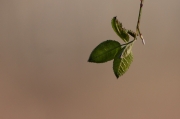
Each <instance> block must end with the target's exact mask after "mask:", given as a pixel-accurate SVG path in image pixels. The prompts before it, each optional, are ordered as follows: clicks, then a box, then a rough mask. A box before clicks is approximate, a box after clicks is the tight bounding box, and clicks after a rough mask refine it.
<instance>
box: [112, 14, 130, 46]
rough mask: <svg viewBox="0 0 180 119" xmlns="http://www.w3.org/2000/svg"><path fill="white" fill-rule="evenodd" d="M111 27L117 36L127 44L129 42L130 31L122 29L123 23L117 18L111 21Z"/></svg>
mask: <svg viewBox="0 0 180 119" xmlns="http://www.w3.org/2000/svg"><path fill="white" fill-rule="evenodd" d="M111 25H112V28H113V29H114V31H115V32H116V34H117V35H118V36H119V37H120V38H121V39H122V40H123V41H124V42H125V43H127V42H128V41H129V35H128V33H127V32H128V30H126V29H125V28H123V27H122V23H120V22H119V21H118V20H117V18H116V17H114V18H113V19H112V20H111Z"/></svg>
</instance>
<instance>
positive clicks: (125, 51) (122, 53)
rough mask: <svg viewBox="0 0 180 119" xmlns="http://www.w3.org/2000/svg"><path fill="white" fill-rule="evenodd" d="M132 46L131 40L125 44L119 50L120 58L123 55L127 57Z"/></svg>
mask: <svg viewBox="0 0 180 119" xmlns="http://www.w3.org/2000/svg"><path fill="white" fill-rule="evenodd" d="M132 46H133V42H131V43H129V44H127V45H126V46H124V47H123V48H122V50H121V53H120V56H119V57H120V58H123V57H127V56H128V55H129V54H130V53H131V52H132Z"/></svg>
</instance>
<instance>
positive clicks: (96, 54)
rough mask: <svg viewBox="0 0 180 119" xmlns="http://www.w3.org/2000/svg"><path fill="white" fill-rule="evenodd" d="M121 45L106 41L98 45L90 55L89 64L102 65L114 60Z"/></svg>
mask: <svg viewBox="0 0 180 119" xmlns="http://www.w3.org/2000/svg"><path fill="white" fill-rule="evenodd" d="M120 48H121V45H120V43H119V42H117V41H113V40H107V41H104V42H102V43H100V44H99V45H98V46H97V47H96V48H95V49H94V50H93V51H92V53H91V55H90V57H89V60H88V61H89V62H94V63H104V62H107V61H110V60H112V59H114V57H115V56H116V54H117V53H118V51H119V49H120Z"/></svg>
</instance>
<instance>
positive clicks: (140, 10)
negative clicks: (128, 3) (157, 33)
mask: <svg viewBox="0 0 180 119" xmlns="http://www.w3.org/2000/svg"><path fill="white" fill-rule="evenodd" d="M143 2H144V0H141V3H140V9H139V16H138V21H137V27H136V33H137V35H139V36H140V38H141V40H142V42H143V44H144V45H145V40H144V38H143V36H142V34H141V32H140V29H139V26H140V19H141V13H142V7H143Z"/></svg>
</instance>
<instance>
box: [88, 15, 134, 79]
mask: <svg viewBox="0 0 180 119" xmlns="http://www.w3.org/2000/svg"><path fill="white" fill-rule="evenodd" d="M111 25H112V28H113V30H114V31H115V33H116V34H117V35H118V36H119V37H120V39H122V41H123V42H124V43H125V44H121V43H119V42H117V41H115V40H106V41H104V42H102V43H100V44H99V45H98V46H96V47H95V49H94V50H93V51H92V52H91V54H90V56H89V59H88V62H93V63H104V62H108V61H111V60H113V71H114V74H115V76H116V77H117V78H119V77H120V76H122V75H123V74H124V73H125V72H126V71H127V70H128V69H129V67H130V65H131V63H132V61H133V55H132V47H133V43H134V41H135V39H136V33H135V32H133V31H131V30H127V29H125V28H123V26H122V23H120V22H119V21H118V19H117V18H116V17H114V18H113V19H112V20H111ZM130 36H131V37H133V38H134V39H133V40H132V41H129V39H130Z"/></svg>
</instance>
